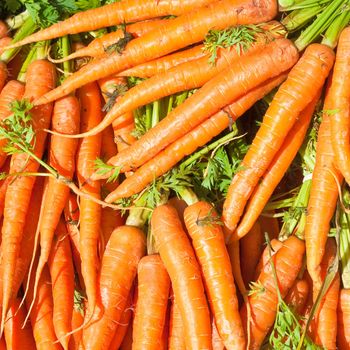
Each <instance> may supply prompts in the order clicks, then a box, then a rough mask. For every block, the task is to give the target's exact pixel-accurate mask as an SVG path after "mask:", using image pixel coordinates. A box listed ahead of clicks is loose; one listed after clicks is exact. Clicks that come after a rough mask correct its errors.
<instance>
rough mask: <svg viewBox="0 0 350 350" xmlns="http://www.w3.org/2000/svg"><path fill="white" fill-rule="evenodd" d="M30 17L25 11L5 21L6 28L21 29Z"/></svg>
mask: <svg viewBox="0 0 350 350" xmlns="http://www.w3.org/2000/svg"><path fill="white" fill-rule="evenodd" d="M29 17H30V14H29V12H28V11H27V10H25V11H23V12H22V13H20V14H19V15H17V16H13V17H10V18H8V19H6V20H5V22H6V24H7V26H8V27H9V28H10V29H11V30H14V29H18V28H19V27H22V25H23V24H24V22H25V21H26V20H27V19H28V18H29Z"/></svg>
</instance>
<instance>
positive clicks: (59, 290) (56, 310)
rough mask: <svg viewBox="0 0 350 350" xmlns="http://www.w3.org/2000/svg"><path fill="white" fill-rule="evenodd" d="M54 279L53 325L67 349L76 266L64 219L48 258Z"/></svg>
mask: <svg viewBox="0 0 350 350" xmlns="http://www.w3.org/2000/svg"><path fill="white" fill-rule="evenodd" d="M48 265H49V269H50V275H51V281H52V296H53V325H54V329H55V333H56V336H57V338H58V340H59V341H60V343H61V344H62V346H63V348H64V349H65V350H67V349H68V343H69V337H68V336H65V335H66V334H67V333H69V332H70V331H71V330H72V328H71V326H72V325H71V322H72V316H73V306H74V267H73V260H72V252H71V248H70V242H69V237H68V234H67V229H66V227H65V225H64V222H63V220H61V221H60V222H59V223H58V226H57V228H56V232H55V236H54V242H53V245H52V248H51V252H50V257H49V260H48Z"/></svg>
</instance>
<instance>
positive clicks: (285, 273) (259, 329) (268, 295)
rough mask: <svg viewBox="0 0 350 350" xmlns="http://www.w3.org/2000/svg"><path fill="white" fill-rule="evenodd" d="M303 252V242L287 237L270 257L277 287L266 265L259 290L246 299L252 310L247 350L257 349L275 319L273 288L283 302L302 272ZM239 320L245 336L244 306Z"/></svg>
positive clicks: (260, 279) (275, 299)
mask: <svg viewBox="0 0 350 350" xmlns="http://www.w3.org/2000/svg"><path fill="white" fill-rule="evenodd" d="M304 252H305V245H304V242H303V241H301V240H300V239H298V238H297V237H295V236H290V237H289V238H288V239H287V240H286V241H284V242H283V246H282V247H281V248H280V249H279V250H278V252H277V253H276V254H275V255H274V256H273V257H272V260H273V263H274V267H275V270H276V275H277V283H278V286H276V283H275V281H274V275H273V271H272V266H271V264H267V265H265V267H264V268H263V270H262V271H261V273H260V275H259V278H258V280H257V282H258V283H259V284H261V285H262V289H261V290H256V291H255V292H253V293H252V294H251V295H250V296H249V297H248V300H249V305H250V309H251V319H250V349H252V350H254V349H257V350H258V349H260V346H261V344H262V342H263V340H264V338H265V336H266V335H267V333H268V331H269V329H270V328H271V326H272V325H273V323H274V320H275V317H276V312H277V305H278V296H277V289H276V288H277V287H278V288H279V290H280V293H281V296H282V298H284V297H285V296H286V294H287V293H288V290H289V289H290V288H291V287H292V285H293V283H294V281H295V279H296V278H297V275H298V273H299V271H300V269H301V266H302V263H303V256H304ZM241 317H242V323H243V326H244V327H245V331H246V332H247V329H246V325H247V308H246V306H245V305H244V306H243V307H242V309H241Z"/></svg>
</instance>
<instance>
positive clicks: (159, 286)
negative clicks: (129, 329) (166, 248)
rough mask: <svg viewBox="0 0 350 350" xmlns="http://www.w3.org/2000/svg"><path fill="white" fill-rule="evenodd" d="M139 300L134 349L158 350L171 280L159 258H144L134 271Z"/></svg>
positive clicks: (134, 330)
mask: <svg viewBox="0 0 350 350" xmlns="http://www.w3.org/2000/svg"><path fill="white" fill-rule="evenodd" d="M137 281H138V284H137V288H138V298H137V303H136V309H135V318H134V325H133V345H132V347H133V349H135V350H137V349H141V350H146V349H158V348H159V347H160V345H161V342H162V334H163V330H164V326H165V319H166V318H165V316H166V310H167V306H168V298H169V289H170V278H169V275H168V273H167V271H166V269H165V267H164V265H163V263H162V260H161V259H160V257H159V255H149V256H145V257H143V258H142V259H141V260H140V262H139V265H138V268H137Z"/></svg>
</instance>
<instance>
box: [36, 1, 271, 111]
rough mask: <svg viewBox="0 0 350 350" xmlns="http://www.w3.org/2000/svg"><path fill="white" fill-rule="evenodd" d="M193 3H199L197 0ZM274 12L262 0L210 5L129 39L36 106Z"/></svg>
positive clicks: (64, 83)
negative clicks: (118, 50) (119, 50)
mask: <svg viewBox="0 0 350 350" xmlns="http://www.w3.org/2000/svg"><path fill="white" fill-rule="evenodd" d="M125 3H126V2H125ZM196 3H197V4H198V0H196ZM123 4H124V2H123ZM157 7H158V5H157ZM276 11H277V6H276V2H275V1H274V0H261V1H259V2H258V3H257V2H255V1H253V0H219V1H216V2H212V3H210V4H209V5H207V6H203V7H201V8H198V9H195V10H193V11H192V12H188V13H185V14H184V15H182V16H179V17H177V18H175V19H174V20H172V21H169V22H168V23H166V24H164V25H162V26H161V27H159V28H155V29H154V30H152V31H151V32H149V33H147V34H145V35H144V36H142V37H141V38H137V39H135V40H132V41H131V42H130V43H129V44H128V45H127V46H126V49H125V50H124V52H123V53H122V54H121V55H120V54H118V53H114V54H112V55H110V56H109V57H107V58H101V59H97V60H95V61H93V62H92V63H90V64H88V65H86V66H85V67H84V68H82V69H81V70H80V71H78V72H76V73H75V74H73V75H72V76H70V77H68V78H67V79H66V80H65V81H64V82H63V84H62V85H60V86H59V87H58V88H57V89H55V91H54V92H53V93H50V94H45V95H44V96H42V97H41V98H40V99H38V100H37V101H36V104H42V103H45V102H47V101H53V100H56V99H57V98H60V97H61V96H64V95H67V94H69V93H70V92H72V91H74V90H75V89H77V88H79V87H81V86H82V85H84V84H87V83H89V82H92V81H95V80H98V79H101V78H104V77H107V76H109V75H112V74H114V73H118V72H121V71H122V70H125V69H127V68H130V67H132V66H135V65H137V64H140V63H144V62H147V61H150V60H152V59H155V58H158V57H161V56H165V55H167V54H169V53H171V52H174V51H177V50H179V49H182V48H184V47H186V46H189V45H191V44H195V43H197V42H199V41H201V40H203V38H204V36H205V35H206V34H207V32H208V31H209V30H210V29H214V28H215V29H223V28H226V27H229V26H235V25H239V24H248V23H260V22H263V21H268V20H270V19H272V18H273V17H274V16H275V15H276ZM238 14H239V15H238ZM72 18H73V17H72ZM85 19H86V18H85ZM164 33H165V35H164ZM188 33H191V35H188ZM40 40H42V38H41V39H40Z"/></svg>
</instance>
